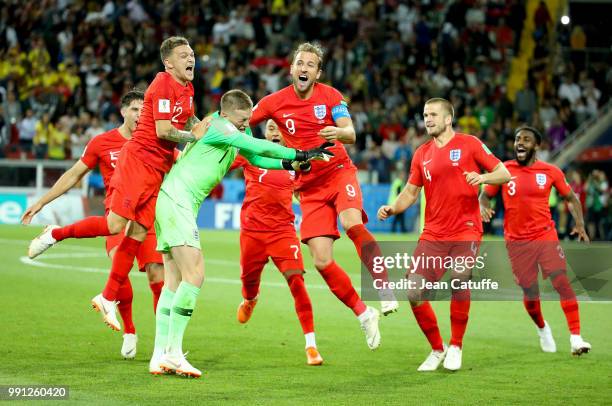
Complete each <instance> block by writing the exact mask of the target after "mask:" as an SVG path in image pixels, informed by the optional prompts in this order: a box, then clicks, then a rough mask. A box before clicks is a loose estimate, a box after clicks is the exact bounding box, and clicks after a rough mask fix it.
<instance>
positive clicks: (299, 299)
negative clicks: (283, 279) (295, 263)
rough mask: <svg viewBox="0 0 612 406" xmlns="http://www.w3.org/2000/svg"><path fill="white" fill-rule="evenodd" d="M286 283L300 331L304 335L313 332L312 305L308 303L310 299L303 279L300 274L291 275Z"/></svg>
mask: <svg viewBox="0 0 612 406" xmlns="http://www.w3.org/2000/svg"><path fill="white" fill-rule="evenodd" d="M287 283H288V284H289V290H291V295H292V296H293V300H294V301H295V312H296V313H297V315H298V319H299V320H300V324H301V325H302V331H303V332H304V334H308V333H312V332H314V321H313V318H312V304H311V303H310V297H308V292H307V291H306V286H305V285H304V277H303V276H302V275H300V274H295V275H291V276H290V277H289V279H287Z"/></svg>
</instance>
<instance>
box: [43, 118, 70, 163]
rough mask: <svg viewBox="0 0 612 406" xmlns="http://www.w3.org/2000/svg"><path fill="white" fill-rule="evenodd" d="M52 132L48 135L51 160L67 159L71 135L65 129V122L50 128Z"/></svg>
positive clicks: (48, 154)
mask: <svg viewBox="0 0 612 406" xmlns="http://www.w3.org/2000/svg"><path fill="white" fill-rule="evenodd" d="M50 128H51V130H50V133H49V135H48V137H49V138H48V145H49V146H48V152H47V156H48V158H49V159H58V160H63V159H66V158H67V157H66V150H67V149H68V144H69V140H70V138H69V135H68V132H67V129H66V128H65V121H64V122H62V120H60V121H58V122H57V123H56V124H55V126H53V125H51V126H50Z"/></svg>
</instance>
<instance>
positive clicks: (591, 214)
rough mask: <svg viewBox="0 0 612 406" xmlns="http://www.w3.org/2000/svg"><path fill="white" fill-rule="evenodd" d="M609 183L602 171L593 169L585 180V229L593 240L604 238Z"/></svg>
mask: <svg viewBox="0 0 612 406" xmlns="http://www.w3.org/2000/svg"><path fill="white" fill-rule="evenodd" d="M608 193H609V184H608V179H607V177H606V174H605V172H604V171H601V170H594V171H593V172H591V174H590V175H589V177H588V178H587V181H586V209H587V213H588V215H587V230H588V233H589V236H590V237H591V239H593V240H603V239H605V238H606V233H605V230H604V221H605V218H606V210H607V209H608V198H609V196H608Z"/></svg>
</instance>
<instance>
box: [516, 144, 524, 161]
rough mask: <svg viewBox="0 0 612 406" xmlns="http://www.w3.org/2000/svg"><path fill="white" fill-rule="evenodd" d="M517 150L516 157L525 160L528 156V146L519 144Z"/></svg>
mask: <svg viewBox="0 0 612 406" xmlns="http://www.w3.org/2000/svg"><path fill="white" fill-rule="evenodd" d="M515 152H516V158H517V159H518V160H519V161H524V160H525V158H527V148H525V147H524V146H522V145H519V146H517V147H516V149H515Z"/></svg>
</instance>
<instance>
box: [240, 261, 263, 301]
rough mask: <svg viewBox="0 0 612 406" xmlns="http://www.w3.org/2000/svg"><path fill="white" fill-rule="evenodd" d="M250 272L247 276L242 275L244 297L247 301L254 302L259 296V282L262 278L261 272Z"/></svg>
mask: <svg viewBox="0 0 612 406" xmlns="http://www.w3.org/2000/svg"><path fill="white" fill-rule="evenodd" d="M262 271H263V268H262V269H261V270H260V271H259V272H249V273H248V274H246V275H244V274H243V275H240V279H241V280H242V297H243V298H245V299H246V300H253V299H255V298H256V297H257V295H258V294H259V282H260V278H261V272H262Z"/></svg>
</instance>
